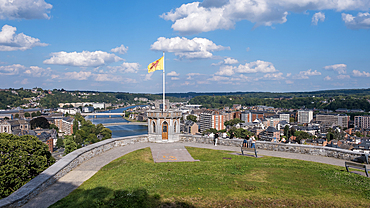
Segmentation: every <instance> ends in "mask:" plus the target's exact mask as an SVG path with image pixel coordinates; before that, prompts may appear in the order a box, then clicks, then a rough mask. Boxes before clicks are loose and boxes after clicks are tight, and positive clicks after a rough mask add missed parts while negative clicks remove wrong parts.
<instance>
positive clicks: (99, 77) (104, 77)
mask: <svg viewBox="0 0 370 208" xmlns="http://www.w3.org/2000/svg"><path fill="white" fill-rule="evenodd" d="M94 77H95V78H94V80H95V81H98V82H120V81H122V77H121V76H117V75H113V74H94Z"/></svg>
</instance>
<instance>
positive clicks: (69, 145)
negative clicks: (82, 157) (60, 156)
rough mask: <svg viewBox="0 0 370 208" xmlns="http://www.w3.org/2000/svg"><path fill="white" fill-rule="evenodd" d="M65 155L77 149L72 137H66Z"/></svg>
mask: <svg viewBox="0 0 370 208" xmlns="http://www.w3.org/2000/svg"><path fill="white" fill-rule="evenodd" d="M64 148H65V149H64V154H66V155H67V154H69V153H71V152H73V151H75V150H76V149H77V144H76V142H75V141H74V140H73V137H72V136H66V137H65V139H64Z"/></svg>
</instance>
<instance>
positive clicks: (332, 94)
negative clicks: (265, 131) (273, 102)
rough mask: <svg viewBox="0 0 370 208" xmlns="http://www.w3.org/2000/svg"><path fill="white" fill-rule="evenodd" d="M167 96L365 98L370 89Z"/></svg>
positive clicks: (188, 93)
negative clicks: (349, 96)
mask: <svg viewBox="0 0 370 208" xmlns="http://www.w3.org/2000/svg"><path fill="white" fill-rule="evenodd" d="M166 95H168V96H171V97H178V98H188V99H191V98H194V97H197V96H204V95H208V96H229V95H243V96H244V97H253V98H292V97H312V96H315V97H335V96H348V95H351V96H365V95H370V88H368V89H341V90H320V91H312V92H286V93H273V92H187V93H166Z"/></svg>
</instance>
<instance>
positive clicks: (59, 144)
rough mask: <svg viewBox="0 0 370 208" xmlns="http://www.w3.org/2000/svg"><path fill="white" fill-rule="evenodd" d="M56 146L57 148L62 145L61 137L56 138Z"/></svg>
mask: <svg viewBox="0 0 370 208" xmlns="http://www.w3.org/2000/svg"><path fill="white" fill-rule="evenodd" d="M56 147H57V148H58V149H59V148H62V147H64V142H63V139H62V138H58V139H57V144H56Z"/></svg>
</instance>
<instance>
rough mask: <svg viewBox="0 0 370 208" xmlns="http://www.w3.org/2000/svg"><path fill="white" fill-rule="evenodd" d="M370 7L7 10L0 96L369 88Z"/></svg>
mask: <svg viewBox="0 0 370 208" xmlns="http://www.w3.org/2000/svg"><path fill="white" fill-rule="evenodd" d="M369 11H370V1H369V0H351V1H348V0H281V1H275V0H253V1H252V0H205V1H200V2H196V1H164V0H161V1H146V0H142V1H113V0H112V1H83V0H79V1H70V0H64V1H56V0H46V1H44V0H1V1H0V23H1V24H0V28H1V31H0V88H20V87H23V88H33V87H41V88H43V89H55V88H57V89H61V88H64V89H68V90H98V91H121V92H144V93H160V92H162V71H155V72H153V73H150V74H148V73H147V66H148V64H149V63H151V62H153V61H155V60H156V59H159V58H160V57H161V56H162V51H165V52H166V56H165V67H166V71H165V72H166V92H189V91H195V92H216V91H217V92H229V91H269V92H289V91H316V90H325V89H344V88H346V89H348V88H369V87H370V85H369V81H370V58H369V57H370V49H369V46H370V32H369V29H370V14H369Z"/></svg>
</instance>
